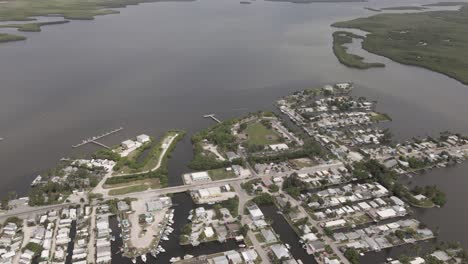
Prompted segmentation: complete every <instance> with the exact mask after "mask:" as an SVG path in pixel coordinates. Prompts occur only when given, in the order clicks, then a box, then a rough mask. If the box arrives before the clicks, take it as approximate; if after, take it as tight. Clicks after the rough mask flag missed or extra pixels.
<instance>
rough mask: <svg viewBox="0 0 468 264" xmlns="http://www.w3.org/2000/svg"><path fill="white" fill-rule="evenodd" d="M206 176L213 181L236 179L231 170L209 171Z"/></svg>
mask: <svg viewBox="0 0 468 264" xmlns="http://www.w3.org/2000/svg"><path fill="white" fill-rule="evenodd" d="M208 175H210V177H211V180H213V181H216V180H223V179H228V178H235V177H237V175H236V174H235V173H234V171H233V170H231V171H226V169H225V168H220V169H214V170H209V171H208Z"/></svg>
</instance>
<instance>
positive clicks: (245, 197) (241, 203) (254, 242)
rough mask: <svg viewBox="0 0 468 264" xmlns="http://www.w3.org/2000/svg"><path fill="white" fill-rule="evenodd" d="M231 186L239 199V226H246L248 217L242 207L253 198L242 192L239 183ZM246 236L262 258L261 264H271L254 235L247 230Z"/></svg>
mask: <svg viewBox="0 0 468 264" xmlns="http://www.w3.org/2000/svg"><path fill="white" fill-rule="evenodd" d="M231 186H232V188H233V189H234V190H235V191H236V192H237V196H238V197H239V207H238V210H239V211H238V212H239V215H240V216H242V219H241V224H242V225H245V224H247V217H248V216H246V215H244V207H245V204H246V203H247V202H248V201H249V200H250V199H252V198H253V197H252V196H250V195H249V194H247V193H246V192H245V191H244V189H242V188H241V186H240V183H239V182H234V183H232V184H231ZM247 236H248V238H249V239H250V241H251V242H252V245H253V247H254V249H255V251H257V252H258V255H259V256H260V257H261V258H262V263H265V264H271V262H270V258H269V257H268V254H267V253H266V251H265V249H263V248H262V246H261V245H260V242H258V240H257V237H255V235H254V233H253V232H252V231H250V230H249V232H248V233H247Z"/></svg>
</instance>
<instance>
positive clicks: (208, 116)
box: [203, 114, 221, 123]
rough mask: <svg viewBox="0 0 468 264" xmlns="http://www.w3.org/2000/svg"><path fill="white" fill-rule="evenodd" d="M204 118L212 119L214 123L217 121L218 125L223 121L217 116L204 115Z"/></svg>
mask: <svg viewBox="0 0 468 264" xmlns="http://www.w3.org/2000/svg"><path fill="white" fill-rule="evenodd" d="M203 117H204V118H211V119H213V120H214V121H216V122H218V123H221V121H220V120H219V119H218V118H216V116H215V115H214V114H209V115H204V116H203Z"/></svg>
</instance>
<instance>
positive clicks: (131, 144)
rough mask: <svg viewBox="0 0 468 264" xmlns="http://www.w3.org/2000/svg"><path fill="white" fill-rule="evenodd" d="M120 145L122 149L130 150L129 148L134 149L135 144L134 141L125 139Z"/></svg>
mask: <svg viewBox="0 0 468 264" xmlns="http://www.w3.org/2000/svg"><path fill="white" fill-rule="evenodd" d="M121 145H122V148H124V149H131V148H133V147H135V145H136V144H135V141H133V140H130V139H127V140H125V141H123V142H122V143H121Z"/></svg>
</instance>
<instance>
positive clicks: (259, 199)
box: [252, 193, 273, 206]
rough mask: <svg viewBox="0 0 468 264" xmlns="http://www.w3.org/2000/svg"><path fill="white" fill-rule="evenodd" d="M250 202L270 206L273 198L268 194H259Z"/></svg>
mask: <svg viewBox="0 0 468 264" xmlns="http://www.w3.org/2000/svg"><path fill="white" fill-rule="evenodd" d="M252 201H253V202H254V203H256V204H257V205H259V206H260V205H271V204H273V196H271V195H270V194H268V193H261V194H259V195H257V196H255V198H253V199H252Z"/></svg>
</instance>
